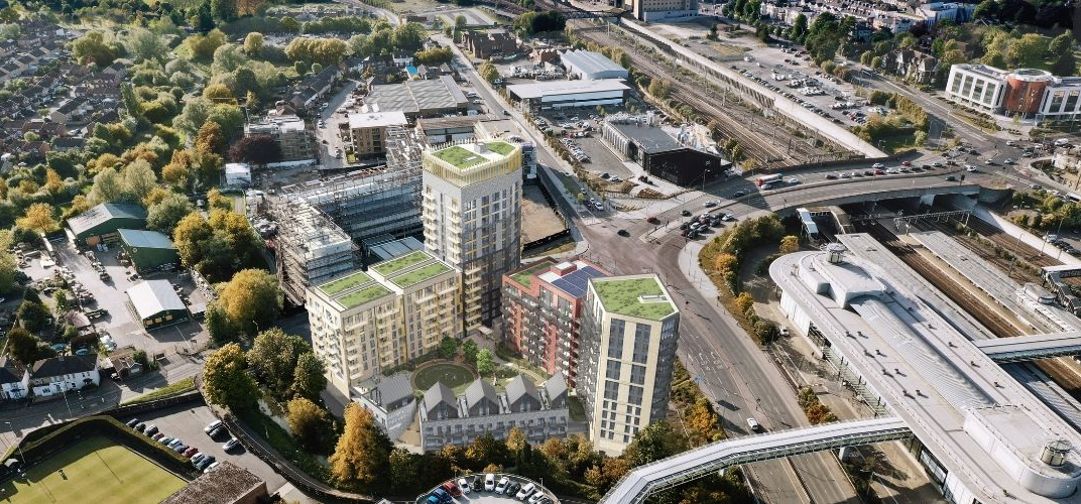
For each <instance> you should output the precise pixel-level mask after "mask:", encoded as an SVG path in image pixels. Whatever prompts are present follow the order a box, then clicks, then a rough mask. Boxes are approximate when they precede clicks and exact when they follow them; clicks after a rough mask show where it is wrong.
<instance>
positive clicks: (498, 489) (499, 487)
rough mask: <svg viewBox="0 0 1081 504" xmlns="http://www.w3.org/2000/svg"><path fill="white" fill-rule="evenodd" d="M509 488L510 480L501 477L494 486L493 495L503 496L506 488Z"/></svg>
mask: <svg viewBox="0 0 1081 504" xmlns="http://www.w3.org/2000/svg"><path fill="white" fill-rule="evenodd" d="M509 486H510V478H508V477H506V476H503V477H502V478H500V479H499V483H496V485H495V493H497V494H505V493H507V487H509Z"/></svg>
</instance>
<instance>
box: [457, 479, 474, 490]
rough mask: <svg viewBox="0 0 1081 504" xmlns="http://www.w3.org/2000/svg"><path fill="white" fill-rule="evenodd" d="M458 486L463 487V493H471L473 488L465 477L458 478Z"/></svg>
mask: <svg viewBox="0 0 1081 504" xmlns="http://www.w3.org/2000/svg"><path fill="white" fill-rule="evenodd" d="M458 488H461V489H462V493H469V492H470V491H472V490H473V489H472V488H470V485H469V482H468V481H466V480H465V478H458Z"/></svg>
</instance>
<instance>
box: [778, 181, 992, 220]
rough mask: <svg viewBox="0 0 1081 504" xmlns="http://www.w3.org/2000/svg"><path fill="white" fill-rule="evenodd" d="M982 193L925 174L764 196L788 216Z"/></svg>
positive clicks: (802, 187)
mask: <svg viewBox="0 0 1081 504" xmlns="http://www.w3.org/2000/svg"><path fill="white" fill-rule="evenodd" d="M982 190H983V189H982V188H981V187H980V186H979V185H977V184H958V183H957V182H949V181H946V180H945V179H943V178H942V177H941V176H932V175H923V176H911V177H897V178H881V177H875V178H872V179H864V180H859V181H848V182H845V183H822V184H808V185H797V186H792V187H786V188H782V189H776V190H772V191H767V192H765V193H763V197H764V198H765V200H766V203H768V204H769V208H770V209H772V210H773V211H774V212H777V213H779V214H782V215H789V214H794V213H796V211H797V209H798V208H800V207H816V206H830V205H834V206H842V205H851V204H855V203H865V202H868V201H877V200H891V199H905V198H912V199H920V200H921V202H922V203H924V204H927V205H930V204H932V203H934V199H935V197H937V196H954V195H962V196H970V197H978V196H979V195H980V194H981V192H982Z"/></svg>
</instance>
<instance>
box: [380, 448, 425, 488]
mask: <svg viewBox="0 0 1081 504" xmlns="http://www.w3.org/2000/svg"><path fill="white" fill-rule="evenodd" d="M421 460H422V459H421V457H418V456H416V455H414V454H412V453H410V452H409V450H406V449H404V448H395V449H394V451H392V452H390V488H392V489H394V490H395V491H400V490H402V489H406V488H414V487H415V486H416V485H417V482H418V481H422V479H421ZM424 473H425V475H426V476H427V475H429V474H430V472H429V468H427V467H425V468H424Z"/></svg>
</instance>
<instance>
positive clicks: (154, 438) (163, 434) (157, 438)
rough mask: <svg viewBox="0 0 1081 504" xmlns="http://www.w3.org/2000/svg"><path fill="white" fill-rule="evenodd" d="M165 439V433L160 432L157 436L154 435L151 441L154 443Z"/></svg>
mask: <svg viewBox="0 0 1081 504" xmlns="http://www.w3.org/2000/svg"><path fill="white" fill-rule="evenodd" d="M163 437H165V433H164V432H159V433H157V434H154V437H152V438H151V439H153V440H154V441H160V440H161V438H163Z"/></svg>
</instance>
